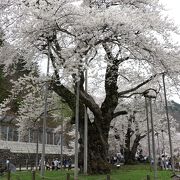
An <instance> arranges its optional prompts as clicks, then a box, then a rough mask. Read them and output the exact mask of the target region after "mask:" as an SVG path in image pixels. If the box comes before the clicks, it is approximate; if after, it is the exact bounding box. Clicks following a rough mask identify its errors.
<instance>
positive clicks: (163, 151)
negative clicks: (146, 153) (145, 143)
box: [161, 130, 165, 156]
mask: <svg viewBox="0 0 180 180" xmlns="http://www.w3.org/2000/svg"><path fill="white" fill-rule="evenodd" d="M161 132H162V145H163V150H162V153H163V155H164V156H165V145H164V134H163V132H164V130H161Z"/></svg>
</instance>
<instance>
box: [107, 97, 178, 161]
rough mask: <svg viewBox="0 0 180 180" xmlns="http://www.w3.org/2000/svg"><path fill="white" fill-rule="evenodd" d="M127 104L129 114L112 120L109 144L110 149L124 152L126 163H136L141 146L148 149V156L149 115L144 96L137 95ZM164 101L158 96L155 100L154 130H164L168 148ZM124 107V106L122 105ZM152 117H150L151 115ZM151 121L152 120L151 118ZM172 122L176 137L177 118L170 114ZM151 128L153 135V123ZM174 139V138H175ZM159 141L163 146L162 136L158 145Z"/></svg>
mask: <svg viewBox="0 0 180 180" xmlns="http://www.w3.org/2000/svg"><path fill="white" fill-rule="evenodd" d="M123 104H124V105H125V104H126V106H127V107H126V109H127V111H128V114H127V115H124V116H121V117H117V118H116V119H114V120H113V121H112V122H111V130H110V132H109V133H110V135H109V145H110V149H111V151H112V149H116V151H114V154H115V153H118V152H122V154H123V155H124V160H125V163H126V164H128V163H135V162H136V154H137V152H138V148H139V146H141V148H143V149H144V150H145V149H146V152H144V153H145V155H147V156H148V145H147V144H148V140H147V133H148V131H147V115H146V107H145V100H144V97H136V98H131V99H128V102H124V103H123ZM164 106H165V105H164V103H163V102H161V101H160V98H159V97H157V99H156V100H155V101H153V121H154V130H155V134H157V133H158V134H161V131H162V130H163V131H164V137H166V138H165V140H166V141H167V143H165V144H166V150H167V149H168V148H167V146H168V145H169V144H168V132H167V120H166V112H165V108H164ZM121 108H122V107H121ZM149 119H150V117H149ZM149 121H150V120H149ZM170 123H171V132H172V135H173V136H172V137H175V134H176V127H177V123H176V120H175V119H174V118H173V117H172V116H170ZM149 127H150V130H149V135H150V136H151V125H150V124H149ZM173 140H174V138H173ZM158 141H160V142H161V147H162V136H159V137H158V140H157V139H156V145H158V143H159V142H158ZM158 148H159V147H158V146H156V150H157V152H158V154H157V155H159V153H161V152H159V150H160V149H158Z"/></svg>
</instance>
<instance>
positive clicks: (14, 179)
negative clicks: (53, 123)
mask: <svg viewBox="0 0 180 180" xmlns="http://www.w3.org/2000/svg"><path fill="white" fill-rule="evenodd" d="M67 173H70V180H73V171H47V172H46V174H45V178H44V179H47V180H66V174H67ZM147 175H150V176H151V179H153V172H151V171H150V169H149V167H148V166H143V165H133V166H123V167H121V168H120V169H114V170H112V173H111V174H110V177H111V180H146V177H147ZM171 175H172V173H171V172H170V171H158V180H171V178H170V177H171ZM0 179H1V180H7V175H4V176H3V177H0ZM41 179H42V178H41V177H40V176H39V172H37V173H36V180H41ZM11 180H32V173H31V172H30V171H28V172H27V171H24V172H23V171H22V172H16V173H12V175H11ZM79 180H106V175H96V176H95V175H94V176H83V175H79Z"/></svg>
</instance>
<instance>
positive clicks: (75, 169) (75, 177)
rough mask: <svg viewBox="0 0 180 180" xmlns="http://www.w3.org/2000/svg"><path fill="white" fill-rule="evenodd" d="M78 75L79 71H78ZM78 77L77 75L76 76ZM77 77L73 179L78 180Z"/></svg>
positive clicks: (77, 87)
mask: <svg viewBox="0 0 180 180" xmlns="http://www.w3.org/2000/svg"><path fill="white" fill-rule="evenodd" d="M78 75H79V73H78ZM77 78H79V77H77ZM79 84H80V82H79V79H77V82H76V119H75V168H74V180H78V152H79V151H78V129H79V88H80V87H79Z"/></svg>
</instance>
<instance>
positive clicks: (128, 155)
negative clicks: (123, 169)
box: [124, 134, 146, 164]
mask: <svg viewBox="0 0 180 180" xmlns="http://www.w3.org/2000/svg"><path fill="white" fill-rule="evenodd" d="M145 136H146V134H145V135H142V136H140V135H136V138H135V140H134V142H133V145H132V147H131V148H130V145H129V144H128V145H129V146H128V147H127V146H126V148H125V152H124V159H125V164H134V163H135V162H136V159H135V156H136V152H137V148H138V146H139V142H140V140H141V139H143V138H144V137H145ZM126 138H127V137H126ZM127 141H128V142H130V136H129V138H128V140H127Z"/></svg>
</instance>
